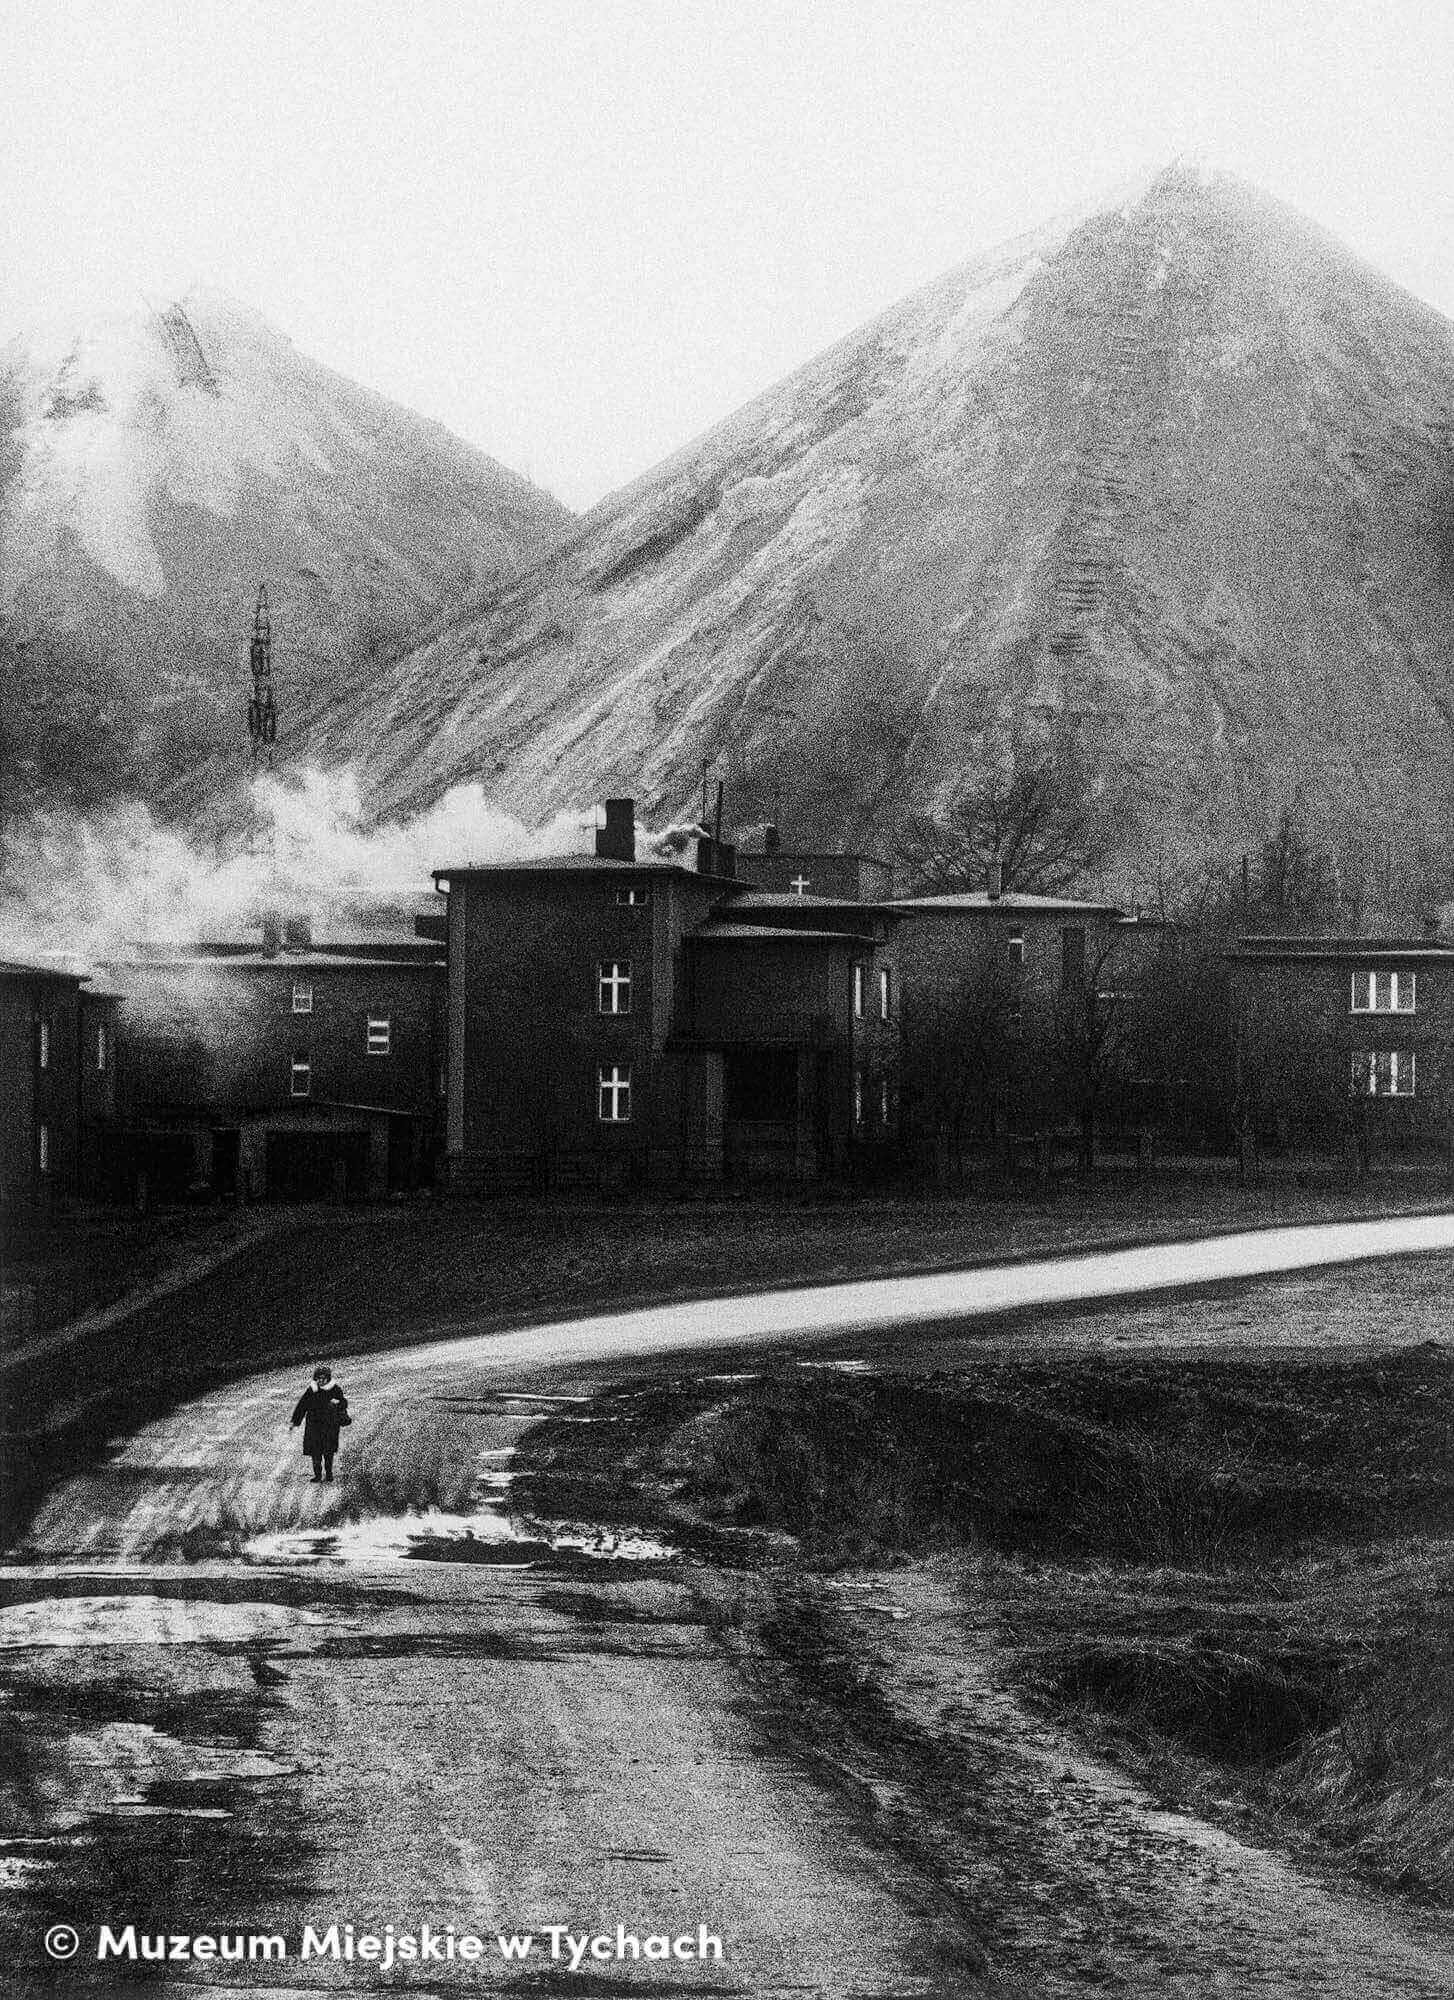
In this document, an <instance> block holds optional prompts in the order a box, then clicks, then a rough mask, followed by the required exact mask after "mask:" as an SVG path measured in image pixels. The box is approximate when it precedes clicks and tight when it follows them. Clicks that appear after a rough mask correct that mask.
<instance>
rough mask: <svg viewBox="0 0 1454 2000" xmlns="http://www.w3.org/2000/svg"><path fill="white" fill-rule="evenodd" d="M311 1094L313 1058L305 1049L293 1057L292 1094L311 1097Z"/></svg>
mask: <svg viewBox="0 0 1454 2000" xmlns="http://www.w3.org/2000/svg"><path fill="white" fill-rule="evenodd" d="M312 1094H313V1059H312V1057H311V1056H310V1055H308V1053H307V1052H306V1050H300V1051H299V1052H298V1054H297V1055H295V1056H294V1058H293V1095H294V1097H311V1096H312Z"/></svg>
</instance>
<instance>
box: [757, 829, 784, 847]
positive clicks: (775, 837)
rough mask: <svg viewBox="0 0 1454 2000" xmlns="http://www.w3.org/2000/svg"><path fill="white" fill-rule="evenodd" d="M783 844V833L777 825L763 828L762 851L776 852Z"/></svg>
mask: <svg viewBox="0 0 1454 2000" xmlns="http://www.w3.org/2000/svg"><path fill="white" fill-rule="evenodd" d="M782 844H783V843H782V835H781V834H780V833H779V832H778V830H777V828H776V827H775V826H769V827H765V828H764V829H763V835H762V851H763V853H764V854H776V853H777V852H778V850H779V848H780V847H781V846H782Z"/></svg>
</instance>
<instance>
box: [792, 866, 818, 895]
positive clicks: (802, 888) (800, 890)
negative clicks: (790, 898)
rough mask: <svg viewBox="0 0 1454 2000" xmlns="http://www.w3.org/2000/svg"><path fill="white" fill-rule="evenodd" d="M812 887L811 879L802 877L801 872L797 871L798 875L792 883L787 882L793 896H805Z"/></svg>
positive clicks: (806, 876)
mask: <svg viewBox="0 0 1454 2000" xmlns="http://www.w3.org/2000/svg"><path fill="white" fill-rule="evenodd" d="M812 886H813V878H812V877H811V876H810V875H804V874H803V873H802V872H801V870H800V871H799V873H798V874H796V875H795V876H794V877H793V879H792V881H791V882H789V884H788V887H789V888H790V889H791V890H792V892H793V894H794V895H795V896H806V895H807V893H808V891H809V890H810V889H811V888H812Z"/></svg>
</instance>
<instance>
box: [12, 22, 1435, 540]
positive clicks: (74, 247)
mask: <svg viewBox="0 0 1454 2000" xmlns="http://www.w3.org/2000/svg"><path fill="white" fill-rule="evenodd" d="M0 78H3V92H4V106H5V118H4V125H3V128H0V162H3V178H0V287H3V288H4V294H3V295H0V319H8V318H13V317H14V316H15V315H16V313H17V312H24V313H29V312H33V311H37V310H40V311H49V310H51V309H61V310H64V311H67V312H69V311H71V310H73V309H75V308H76V307H77V306H78V305H79V304H81V303H82V302H85V301H87V300H90V299H93V298H95V297H96V296H97V295H100V296H102V297H106V298H110V299H117V300H120V301H121V302H122V303H124V304H130V303H134V302H135V301H136V299H137V296H138V294H139V293H147V294H150V295H151V296H153V297H156V296H159V295H164V294H167V293H170V292H175V291H176V290H179V289H181V288H182V287H184V286H185V285H187V284H188V283H189V282H191V281H193V280H203V281H206V282H209V283H215V284H220V285H222V286H224V287H225V288H226V289H227V290H229V291H232V292H234V293H236V294H237V295H238V296H239V297H240V298H243V299H245V300H246V301H248V302H249V303H250V304H252V305H255V306H257V307H258V308H260V309H261V310H262V311H263V312H265V313H266V314H267V315H268V317H269V318H270V319H272V320H273V321H274V322H275V323H276V324H277V325H278V326H279V327H281V328H282V329H283V330H284V331H285V332H287V333H288V334H290V335H291V336H292V337H293V339H294V340H295V341H296V342H297V344H298V345H299V346H300V347H302V348H304V349H306V350H307V351H308V352H310V353H312V354H315V355H317V356H318V357H319V358H320V359H322V360H325V361H327V362H329V363H331V364H332V365H334V366H335V367H338V368H341V369H343V370H344V371H345V372H346V373H348V374H350V375H353V376H356V377H357V378H358V379H359V380H360V381H363V382H366V383H368V384H369V385H370V386H371V387H374V388H377V389H380V390H382V391H384V393H386V394H388V395H391V396H394V397H396V398H398V399H399V400H400V401H402V402H405V403H409V404H411V405H413V406H414V407H415V408H416V409H419V410H423V411H425V412H426V413H427V414H429V415H430V416H433V417H437V418H439V419H441V420H442V421H443V422H445V423H447V424H448V425H450V426H451V428H452V429H454V430H455V431H457V432H459V433H460V434H461V435H462V436H464V437H466V438H469V439H471V440H472V441H473V442H474V443H476V444H479V445H481V446H483V447H484V449H486V450H487V451H490V452H493V453H494V454H495V455H496V456H498V457H501V458H503V459H505V460H507V461H508V462H509V463H511V464H514V465H517V466H521V467H523V468H525V469H527V470H528V471H530V473H531V474H532V476H533V477H534V478H535V479H537V480H538V481H539V482H540V483H541V484H542V485H546V486H549V487H551V488H553V489H554V491H556V492H557V493H559V494H560V495H561V497H562V498H563V499H565V500H567V501H568V502H569V503H570V504H572V505H573V506H584V505H586V504H588V503H589V502H590V501H592V500H593V499H595V498H597V497H598V496H599V495H600V494H602V493H604V492H607V491H609V490H610V489H611V488H612V487H615V486H618V485H620V484H622V483H623V482H624V481H626V480H627V479H629V478H632V477H634V476H635V474H637V473H638V472H640V471H642V470H644V469H645V468H646V467H647V466H649V465H651V464H653V463H654V462H655V461H656V460H657V459H658V458H660V457H662V456H664V455H665V454H666V453H667V452H668V451H670V450H671V449H673V448H674V447H675V446H676V445H678V444H680V443H683V442H685V440H686V439H687V438H689V437H691V436H692V435H694V434H695V433H696V432H697V431H699V430H701V429H703V428H704V427H705V426H706V425H708V424H709V423H711V422H713V421H714V420H715V419H716V418H718V417H720V416H723V415H725V414H726V413H727V412H728V411H730V410H732V409H733V408H735V407H736V406H737V405H738V404H739V403H741V402H743V401H744V400H745V399H746V398H747V397H748V396H750V395H752V394H753V393H754V392H755V391H757V390H758V389H760V388H763V387H765V386H766V385H767V384H768V383H769V382H771V381H773V380H774V379H776V377H778V376H779V375H781V374H783V373H785V372H786V371H787V370H789V369H791V368H792V367H794V366H795V365H796V364H797V363H799V362H800V361H803V360H806V359H807V358H808V357H809V356H810V355H812V354H814V353H816V352H817V351H818V350H819V349H820V348H822V347H824V346H826V345H827V344H828V343H829V342H830V341H831V340H833V339H835V338H836V337H837V336H838V335H839V334H841V333H844V332H846V331H847V330H848V329H849V328H850V327H852V326H854V325H856V324H857V323H858V322H859V321H860V320H862V319H864V318H866V317H868V316H869V315H871V314H872V313H874V312H875V311H877V310H878V309H879V308H881V307H883V306H885V305H888V304H890V303H892V301H893V300H895V299H896V298H899V297H901V296H902V295H903V294H904V293H905V292H907V291H909V290H911V289H912V288H913V287H914V286H915V285H918V284H920V283H922V282H923V281H925V280H926V279H928V278H930V277H932V276H934V275H935V274H936V273H937V272H939V271H941V270H943V269H944V268H945V267H946V266H947V265H950V264H953V263H955V262H957V261H958V260H959V259H961V258H963V257H965V256H967V255H969V254H970V252H972V251H974V250H977V249H983V248H986V247H988V246H989V245H991V244H993V243H995V242H997V241H999V240H1000V239H1001V238H1003V237H1005V236H1007V235H1011V234H1013V233H1015V232H1016V231H1017V230H1019V229H1021V228H1024V227H1027V226H1029V225H1031V224H1034V223H1036V222H1039V221H1041V220H1043V219H1045V218H1046V217H1048V216H1051V215H1053V214H1056V213H1057V212H1059V211H1061V210H1063V209H1066V208H1068V207H1071V206H1073V205H1074V204H1076V203H1077V202H1079V201H1080V200H1082V199H1083V198H1085V197H1086V196H1087V195H1090V194H1094V193H1095V192H1096V191H1097V190H1099V189H1100V188H1103V187H1111V186H1114V185H1115V184H1116V183H1118V182H1120V181H1123V180H1125V179H1127V178H1129V177H1130V176H1132V175H1133V174H1136V173H1139V172H1142V171H1144V170H1145V169H1146V168H1148V167H1150V166H1153V165H1156V164H1159V163H1162V162H1164V161H1166V160H1168V159H1170V158H1171V157H1172V156H1173V155H1175V154H1177V153H1179V152H1183V151H1196V152H1198V153H1201V154H1203V155H1207V156H1210V157H1211V158H1212V159H1213V160H1214V161H1215V162H1216V163H1218V164H1221V165H1226V166H1230V167H1233V168H1235V169H1237V170H1238V171H1240V172H1243V173H1245V174H1247V175H1248V176H1249V177H1250V178H1252V179H1254V180H1257V181H1259V182H1261V183H1262V184H1263V185H1264V186H1266V187H1268V188H1270V189H1271V190H1272V191H1273V192H1275V193H1277V194H1281V195H1283V196H1284V197H1285V198H1287V199H1289V200H1291V201H1292V202H1294V203H1295V204H1296V205H1297V206H1299V207H1300V208H1302V209H1304V210H1306V211H1307V212H1308V213H1310V214H1311V215H1313V216H1315V217H1316V218H1317V219H1318V220H1319V221H1321V222H1323V223H1325V224H1326V225H1327V226H1328V227H1329V228H1331V229H1332V230H1334V231H1335V232H1336V233H1337V234H1338V235H1340V236H1342V237H1343V238H1344V239H1345V240H1346V241H1347V242H1349V243H1350V244H1352V245H1353V246H1354V247H1355V248H1357V249H1358V250H1360V251H1361V252H1362V253H1363V254H1364V255H1366V256H1367V257H1369V258H1371V259H1372V260H1373V261H1374V262H1376V263H1377V264H1379V265H1381V266H1382V268H1383V269H1384V270H1386V271H1388V272H1389V273H1390V274H1391V275H1392V276H1394V277H1396V278H1397V279H1399V280H1400V282H1402V283H1403V284H1405V285H1407V286H1408V287H1409V288H1410V289H1411V290H1412V291H1414V292H1417V293H1418V294H1420V295H1421V296H1422V297H1423V298H1425V299H1427V300H1429V301H1430V302H1431V303H1433V304H1435V305H1437V306H1439V307H1440V308H1441V309H1442V310H1443V311H1445V312H1447V313H1450V314H1451V315H1454V226H1451V225H1454V196H1451V186H1454V180H1451V174H1450V171H1449V168H1450V130H1451V123H1454V8H1451V7H1450V6H1449V5H1448V0H1318V4H1315V5H1313V4H1309V5H1304V4H1301V3H1300V0H1297V3H1296V4H1295V3H1294V0H1235V4H1223V5H1217V4H1208V3H1207V0H1122V4H1119V5H1113V4H1102V0H387V4H376V0H290V3H289V0H281V3H277V4H261V0H253V3H252V4H249V0H220V3H219V0H100V4H97V0H5V4H4V5H3V6H0Z"/></svg>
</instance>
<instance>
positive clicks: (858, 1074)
mask: <svg viewBox="0 0 1454 2000" xmlns="http://www.w3.org/2000/svg"><path fill="white" fill-rule="evenodd" d="M853 1123H854V1125H855V1126H856V1127H858V1128H860V1129H861V1128H862V1125H863V1071H862V1070H861V1069H856V1070H855V1071H854V1072H853Z"/></svg>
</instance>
